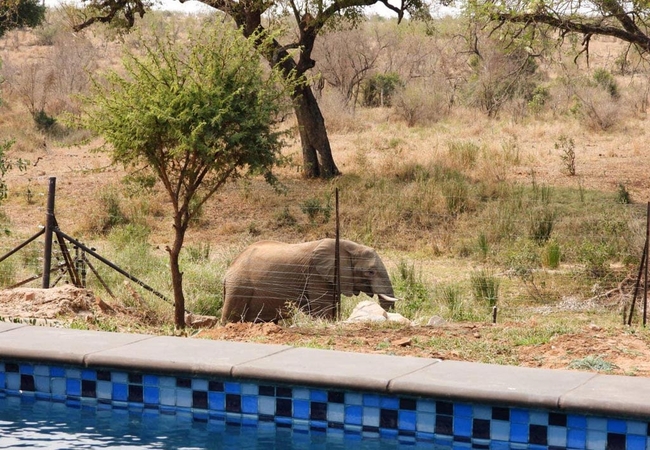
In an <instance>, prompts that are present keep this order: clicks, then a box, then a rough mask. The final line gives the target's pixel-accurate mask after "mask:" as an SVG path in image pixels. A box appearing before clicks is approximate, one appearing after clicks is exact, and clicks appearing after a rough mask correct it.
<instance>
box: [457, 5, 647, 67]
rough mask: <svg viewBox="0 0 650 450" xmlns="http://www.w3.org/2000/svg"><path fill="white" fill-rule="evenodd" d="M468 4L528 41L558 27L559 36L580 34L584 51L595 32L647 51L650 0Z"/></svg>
mask: <svg viewBox="0 0 650 450" xmlns="http://www.w3.org/2000/svg"><path fill="white" fill-rule="evenodd" d="M468 5H469V6H470V9H471V10H472V12H475V13H478V14H479V15H481V16H487V17H488V18H489V19H491V20H493V21H497V23H498V24H499V25H500V26H502V25H504V24H514V25H516V26H515V27H514V28H513V30H512V33H513V36H516V37H522V36H527V37H528V38H529V39H530V40H531V41H533V40H535V39H536V38H539V37H540V36H543V35H544V34H545V31H546V30H548V29H552V30H559V31H560V36H561V37H564V36H565V35H567V34H578V35H582V36H583V40H582V51H583V52H586V53H587V55H588V52H589V43H590V40H591V37H592V36H594V35H601V36H612V37H615V38H617V39H620V40H622V41H624V42H628V43H629V44H631V45H634V46H636V47H637V48H638V49H639V50H640V51H641V53H646V52H648V51H650V34H649V32H650V29H649V28H648V27H649V25H650V24H649V22H648V18H649V17H650V3H649V2H647V1H640V2H637V1H634V2H629V1H624V0H580V1H572V0H520V1H505V2H493V1H491V0H487V1H486V0H478V1H476V0H472V1H470V2H469V3H468ZM528 31H530V33H528Z"/></svg>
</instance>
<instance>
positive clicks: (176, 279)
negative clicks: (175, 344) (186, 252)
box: [167, 224, 185, 330]
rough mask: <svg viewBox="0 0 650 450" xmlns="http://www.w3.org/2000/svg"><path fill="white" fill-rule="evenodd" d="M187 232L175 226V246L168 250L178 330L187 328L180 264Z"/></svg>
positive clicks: (175, 319) (175, 321) (175, 320)
mask: <svg viewBox="0 0 650 450" xmlns="http://www.w3.org/2000/svg"><path fill="white" fill-rule="evenodd" d="M184 239H185V230H184V229H183V227H181V226H179V225H178V224H175V225H174V244H173V245H172V248H169V247H168V248H167V251H168V252H169V268H170V270H171V273H172V288H173V290H174V324H175V325H176V328H177V329H179V330H182V329H183V328H185V295H184V294H183V273H182V272H181V266H180V264H179V259H180V254H181V249H182V248H183V240H184Z"/></svg>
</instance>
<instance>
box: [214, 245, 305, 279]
mask: <svg viewBox="0 0 650 450" xmlns="http://www.w3.org/2000/svg"><path fill="white" fill-rule="evenodd" d="M313 247H314V243H313V242H303V243H298V244H287V243H284V242H279V241H270V240H269V241H259V242H256V243H254V244H251V245H250V246H248V247H247V248H246V249H244V251H243V252H241V253H240V254H239V256H237V258H235V260H234V261H233V263H232V264H231V265H230V267H229V268H228V270H227V271H226V280H228V278H232V277H233V276H243V275H244V273H245V272H249V271H255V270H256V269H261V268H269V267H273V269H274V271H281V272H284V271H291V272H296V271H299V272H300V271H302V270H300V268H301V267H302V266H304V265H307V264H308V262H309V259H310V258H311V252H312V249H313Z"/></svg>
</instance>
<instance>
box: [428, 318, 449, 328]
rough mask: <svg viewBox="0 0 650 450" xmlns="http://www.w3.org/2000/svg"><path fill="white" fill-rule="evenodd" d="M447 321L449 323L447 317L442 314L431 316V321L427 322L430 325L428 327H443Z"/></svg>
mask: <svg viewBox="0 0 650 450" xmlns="http://www.w3.org/2000/svg"><path fill="white" fill-rule="evenodd" d="M446 323H447V322H446V321H445V319H443V318H442V317H440V316H433V317H431V318H430V319H429V321H428V322H427V326H428V327H441V326H443V325H444V324H446Z"/></svg>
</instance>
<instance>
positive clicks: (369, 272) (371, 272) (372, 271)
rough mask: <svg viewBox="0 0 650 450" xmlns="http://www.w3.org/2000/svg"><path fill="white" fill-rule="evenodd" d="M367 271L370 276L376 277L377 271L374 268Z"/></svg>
mask: <svg viewBox="0 0 650 450" xmlns="http://www.w3.org/2000/svg"><path fill="white" fill-rule="evenodd" d="M366 273H367V274H368V276H369V277H374V276H375V271H374V270H372V269H370V270H368V271H367V272H366Z"/></svg>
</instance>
